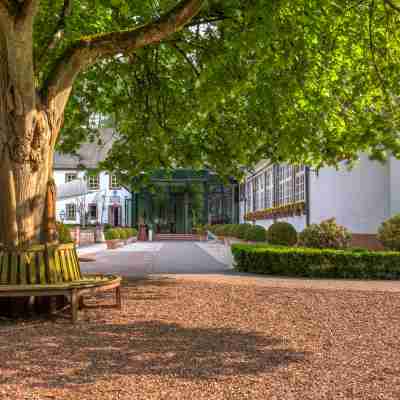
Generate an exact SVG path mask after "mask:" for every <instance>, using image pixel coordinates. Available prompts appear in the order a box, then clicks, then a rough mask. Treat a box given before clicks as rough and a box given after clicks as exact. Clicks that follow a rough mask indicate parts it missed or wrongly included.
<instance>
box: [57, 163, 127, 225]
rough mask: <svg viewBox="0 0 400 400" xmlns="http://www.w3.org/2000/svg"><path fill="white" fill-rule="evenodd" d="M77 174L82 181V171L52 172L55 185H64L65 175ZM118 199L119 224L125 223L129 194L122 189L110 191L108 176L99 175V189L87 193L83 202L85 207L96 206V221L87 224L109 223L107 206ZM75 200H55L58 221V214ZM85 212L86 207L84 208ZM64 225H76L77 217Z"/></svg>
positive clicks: (103, 173)
mask: <svg viewBox="0 0 400 400" xmlns="http://www.w3.org/2000/svg"><path fill="white" fill-rule="evenodd" d="M71 172H77V175H78V179H83V178H84V176H85V172H84V171H73V170H55V171H54V181H55V183H56V185H62V184H65V175H66V174H67V173H71ZM116 197H119V198H120V202H119V204H120V205H121V212H122V216H121V222H122V223H124V222H125V199H130V198H131V194H130V193H129V192H128V191H127V190H126V189H124V188H121V189H119V190H110V189H109V175H108V174H107V173H105V172H102V173H100V188H99V190H96V191H93V192H89V193H88V194H87V195H86V198H85V202H86V205H88V204H91V203H92V204H93V203H95V204H97V220H90V221H89V223H91V224H96V223H103V224H105V223H110V222H111V221H108V209H109V206H110V205H112V204H113V198H116ZM76 200H77V198H76V197H71V198H69V199H62V200H57V205H56V217H57V219H58V220H60V212H61V211H62V210H64V211H65V208H66V204H69V203H75V202H76ZM86 211H87V206H86ZM64 222H65V223H68V224H78V223H79V215H77V218H76V220H75V221H70V220H65V221H64Z"/></svg>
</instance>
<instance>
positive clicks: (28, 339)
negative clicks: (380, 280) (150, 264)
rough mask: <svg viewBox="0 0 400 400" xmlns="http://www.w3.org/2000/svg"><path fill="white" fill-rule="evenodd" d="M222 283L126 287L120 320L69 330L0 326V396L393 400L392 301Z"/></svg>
mask: <svg viewBox="0 0 400 400" xmlns="http://www.w3.org/2000/svg"><path fill="white" fill-rule="evenodd" d="M226 279H228V278H226ZM226 279H225V278H224V279H223V280H222V281H219V280H218V279H213V280H210V279H208V280H207V279H198V280H192V279H181V278H179V277H178V279H175V278H173V277H172V276H169V277H158V278H156V277H153V278H151V279H146V280H136V281H135V280H131V281H129V282H126V284H125V286H124V288H123V298H124V305H123V310H122V312H119V311H117V310H114V309H102V310H86V311H84V312H82V313H81V316H80V317H81V318H80V322H79V323H78V324H77V325H76V326H71V325H70V324H69V323H68V321H66V320H64V319H61V318H59V319H57V320H56V321H54V322H48V321H47V322H46V321H45V322H43V321H20V322H17V323H15V322H8V321H0V351H1V354H2V358H1V362H0V399H7V400H17V399H18V400H22V399H24V400H26V399H35V400H42V399H43V400H45V399H46V400H47V399H71V400H72V399H74V400H76V399H79V400H85V399H91V400H95V399H96V400H98V399H100V400H103V399H109V400H111V399H112V400H128V399H129V400H131V399H135V400H136V399H137V400H142V399H163V400H165V399H167V400H170V399H171V400H172V399H179V400H181V399H188V400H189V399H196V400H203V399H204V400H210V399H211V400H214V399H215V400H216V399H221V400H222V399H224V400H226V399H255V400H256V399H262V400H265V399H279V400H280V399H284V400H292V399H293V400H298V399H312V400H317V399H360V400H361V399H363V400H365V399H368V400H369V399H370V400H377V399H399V398H400V357H399V352H400V342H399V340H398V335H399V327H400V297H399V295H398V294H395V293H390V292H368V291H343V290H325V291H322V290H309V289H299V288H292V289H289V288H283V287H281V288H274V287H265V286H262V285H257V284H249V283H247V284H245V285H243V284H238V281H236V280H234V279H231V280H226ZM96 301H111V298H109V297H108V296H106V295H105V297H104V298H100V299H97V300H96Z"/></svg>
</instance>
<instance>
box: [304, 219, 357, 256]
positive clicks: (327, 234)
mask: <svg viewBox="0 0 400 400" xmlns="http://www.w3.org/2000/svg"><path fill="white" fill-rule="evenodd" d="M350 241H351V234H350V232H349V231H348V230H347V229H346V228H345V227H343V226H341V225H338V224H337V223H336V220H335V218H331V219H328V220H326V221H322V222H321V223H320V224H319V225H317V224H312V225H310V226H308V227H307V228H305V229H304V230H303V232H301V233H300V235H299V245H300V246H304V247H314V248H318V249H345V248H348V247H349V245H350Z"/></svg>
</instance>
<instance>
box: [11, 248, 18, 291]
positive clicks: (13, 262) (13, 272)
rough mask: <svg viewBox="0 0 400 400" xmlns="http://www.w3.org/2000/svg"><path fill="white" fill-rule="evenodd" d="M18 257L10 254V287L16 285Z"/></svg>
mask: <svg viewBox="0 0 400 400" xmlns="http://www.w3.org/2000/svg"><path fill="white" fill-rule="evenodd" d="M18 269H19V268H18V255H17V254H16V253H11V271H10V272H11V276H10V283H11V285H16V284H17V283H18Z"/></svg>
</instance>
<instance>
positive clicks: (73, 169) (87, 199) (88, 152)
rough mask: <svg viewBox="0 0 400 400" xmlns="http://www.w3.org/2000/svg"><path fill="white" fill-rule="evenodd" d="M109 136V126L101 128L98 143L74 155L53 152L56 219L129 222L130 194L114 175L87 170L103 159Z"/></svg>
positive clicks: (70, 221)
mask: <svg viewBox="0 0 400 400" xmlns="http://www.w3.org/2000/svg"><path fill="white" fill-rule="evenodd" d="M113 135H114V131H113V130H112V129H103V130H102V134H101V137H102V144H101V145H98V144H97V143H88V144H84V145H82V146H81V147H80V149H79V152H78V155H77V156H74V155H65V154H59V153H56V155H55V157H54V180H55V183H56V185H57V209H56V213H57V220H59V221H63V222H64V223H66V224H82V223H84V224H85V225H97V224H111V225H113V226H124V225H130V222H131V221H130V213H131V193H130V192H129V191H128V190H127V189H126V188H124V187H122V186H121V185H120V184H119V183H118V181H117V179H116V176H114V175H110V174H108V173H106V172H101V173H99V174H94V173H91V172H90V171H91V169H93V168H96V167H97V166H98V163H99V162H100V161H102V160H104V159H105V157H106V155H107V153H108V151H109V150H110V148H111V146H112V142H113Z"/></svg>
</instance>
